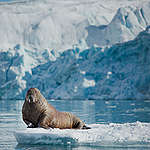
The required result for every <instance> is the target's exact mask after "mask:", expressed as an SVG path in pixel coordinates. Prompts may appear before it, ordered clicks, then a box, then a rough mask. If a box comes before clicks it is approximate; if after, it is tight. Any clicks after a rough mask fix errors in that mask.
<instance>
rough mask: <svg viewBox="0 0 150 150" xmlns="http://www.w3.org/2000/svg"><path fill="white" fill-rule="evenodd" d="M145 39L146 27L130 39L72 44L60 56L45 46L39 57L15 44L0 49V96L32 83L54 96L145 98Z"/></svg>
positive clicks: (149, 76)
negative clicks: (99, 45)
mask: <svg viewBox="0 0 150 150" xmlns="http://www.w3.org/2000/svg"><path fill="white" fill-rule="evenodd" d="M149 45H150V27H147V29H146V30H145V31H143V32H141V33H140V34H139V35H138V36H137V37H136V38H135V39H134V40H132V41H129V42H126V43H121V44H117V45H114V46H112V47H110V48H107V47H106V48H105V49H104V48H96V47H92V48H90V49H86V50H83V51H82V50H79V49H78V48H76V49H72V50H67V51H64V52H63V53H61V54H60V56H59V55H57V53H56V52H55V51H48V50H47V51H46V50H45V53H41V57H39V56H37V53H36V52H33V51H28V50H22V49H21V48H20V49H19V47H18V50H16V51H15V54H12V53H11V51H12V52H13V51H14V50H10V51H7V52H1V60H2V61H1V67H0V69H1V70H0V72H1V74H2V76H1V81H3V83H2V84H1V89H0V91H1V98H24V96H25V92H26V91H27V89H28V88H30V87H37V88H39V89H40V90H41V91H42V93H43V94H44V96H46V97H47V98H56V99H59V98H61V99H141V98H144V99H147V98H149V96H150V87H149V85H150V67H149V65H150V59H149V56H150V46H149ZM41 58H42V64H41V62H40V60H41ZM44 58H45V59H44ZM47 59H48V60H49V59H51V60H50V61H47ZM55 59H56V60H55ZM44 61H45V63H43V62H44ZM37 64H39V65H38V66H37Z"/></svg>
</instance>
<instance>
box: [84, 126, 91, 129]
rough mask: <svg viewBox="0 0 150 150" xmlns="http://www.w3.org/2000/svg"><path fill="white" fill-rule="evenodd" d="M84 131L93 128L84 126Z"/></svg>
mask: <svg viewBox="0 0 150 150" xmlns="http://www.w3.org/2000/svg"><path fill="white" fill-rule="evenodd" d="M82 129H91V127H87V126H85V125H84V126H83V127H82Z"/></svg>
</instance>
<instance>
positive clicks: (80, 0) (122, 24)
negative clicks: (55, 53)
mask: <svg viewBox="0 0 150 150" xmlns="http://www.w3.org/2000/svg"><path fill="white" fill-rule="evenodd" d="M143 1H145V0H142V1H141V0H133V1H119V0H115V1H114V0H110V1H108V0H100V1H95V0H88V1H87V0H77V1H73V0H67V1H66V0H57V1H55V2H54V1H53V0H43V1H40V0H28V1H20V2H19V1H18V2H12V3H0V41H1V43H0V48H5V49H8V48H12V47H14V46H15V45H17V44H20V45H22V46H26V47H30V48H38V49H40V50H43V49H45V48H48V49H56V50H64V49H69V48H72V47H73V45H75V44H76V45H78V46H80V47H81V48H83V49H85V48H86V47H87V46H91V45H93V44H97V45H100V46H101V45H107V44H114V43H116V42H122V41H127V40H130V39H131V38H134V37H135V36H136V35H137V34H138V33H139V32H140V31H141V30H143V28H144V27H145V25H146V22H145V20H143V17H144V18H145V19H146V20H147V22H149V20H148V19H149V18H147V17H149V15H148V14H149V9H144V8H142V10H143V11H142V12H144V14H143V13H142V14H141V12H140V10H141V8H128V7H126V8H120V7H125V6H128V5H132V6H133V7H136V6H138V7H141V3H142V2H143ZM146 7H148V8H149V6H147V4H146ZM118 8H120V9H119V10H118V11H117V9H118ZM145 12H146V13H147V15H145ZM115 14H116V16H115V17H114V15H115ZM141 15H144V16H141ZM113 17H114V18H113ZM112 18H113V20H112ZM124 18H126V20H124ZM137 19H138V20H137ZM111 20H112V21H111ZM126 22H127V23H126ZM116 24H117V25H116ZM133 24H134V25H133ZM105 25H108V27H107V28H105V29H103V27H104V26H105ZM132 25H133V26H134V27H132ZM129 26H130V27H129ZM135 26H138V28H137V29H135ZM122 28H125V29H122ZM105 30H106V31H105ZM126 30H127V31H128V33H127V34H125V33H126ZM135 30H136V31H135ZM116 32H117V33H116ZM133 32H135V33H133ZM116 34H117V36H116ZM128 35H129V37H128ZM110 36H111V37H110ZM120 37H121V39H120Z"/></svg>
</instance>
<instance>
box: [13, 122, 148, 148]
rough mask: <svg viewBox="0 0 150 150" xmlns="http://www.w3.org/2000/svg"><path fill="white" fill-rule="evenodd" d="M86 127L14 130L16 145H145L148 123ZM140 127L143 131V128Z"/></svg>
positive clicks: (146, 144)
mask: <svg viewBox="0 0 150 150" xmlns="http://www.w3.org/2000/svg"><path fill="white" fill-rule="evenodd" d="M90 126H91V127H92V129H90V130H73V129H64V130H61V129H47V130H46V129H43V128H32V129H31V128H28V129H22V130H18V131H15V132H14V136H15V137H16V140H17V142H18V144H24V145H34V144H38V145H45V144H51V145H73V146H77V145H82V146H85V145H86V146H107V148H108V147H141V148H144V147H149V146H150V133H149V129H150V124H149V123H141V122H136V123H125V124H116V123H110V124H90ZM143 129H144V130H143Z"/></svg>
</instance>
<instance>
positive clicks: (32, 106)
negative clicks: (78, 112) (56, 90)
mask: <svg viewBox="0 0 150 150" xmlns="http://www.w3.org/2000/svg"><path fill="white" fill-rule="evenodd" d="M22 117H23V121H24V122H25V123H26V124H27V125H28V127H29V128H36V127H42V128H46V129H48V128H60V129H90V127H86V125H85V124H84V122H82V121H81V120H80V119H79V118H78V117H76V116H75V115H73V114H72V113H69V112H59V111H57V110H56V109H55V108H54V107H53V106H52V105H50V104H49V103H48V102H47V100H46V99H45V98H44V96H43V95H42V94H41V93H40V91H39V90H38V89H36V88H30V89H29V90H28V91H27V94H26V98H25V102H24V104H23V108H22Z"/></svg>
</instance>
